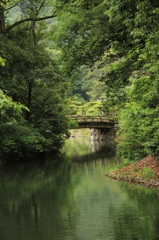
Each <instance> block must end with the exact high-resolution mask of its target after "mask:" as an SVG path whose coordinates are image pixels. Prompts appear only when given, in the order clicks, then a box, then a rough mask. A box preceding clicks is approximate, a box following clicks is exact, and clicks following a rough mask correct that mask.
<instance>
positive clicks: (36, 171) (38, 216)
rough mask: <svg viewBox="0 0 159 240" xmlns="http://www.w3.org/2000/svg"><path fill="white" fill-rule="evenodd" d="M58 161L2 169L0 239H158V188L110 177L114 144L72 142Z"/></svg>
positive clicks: (113, 163) (70, 140)
mask: <svg viewBox="0 0 159 240" xmlns="http://www.w3.org/2000/svg"><path fill="white" fill-rule="evenodd" d="M54 158H55V157H52V159H49V160H48V161H47V160H46V161H33V162H32V163H30V162H29V163H25V164H24V163H23V164H22V163H21V164H17V165H14V166H11V165H10V166H3V167H1V168H0V240H120V239H121V240H157V239H159V190H155V189H154V190H153V189H148V188H146V187H141V186H135V185H130V184H128V183H123V182H117V181H115V180H113V179H110V178H108V177H106V176H105V174H106V173H107V172H108V171H110V170H111V169H114V168H115V167H116V166H117V165H119V164H120V161H119V160H118V159H117V158H116V157H115V148H114V145H113V144H107V145H105V146H104V145H103V144H101V145H100V144H96V145H94V144H93V143H90V142H89V141H87V140H82V139H76V138H72V139H69V140H68V141H67V142H66V145H65V148H64V153H63V155H62V156H60V157H58V158H57V157H56V158H55V159H54Z"/></svg>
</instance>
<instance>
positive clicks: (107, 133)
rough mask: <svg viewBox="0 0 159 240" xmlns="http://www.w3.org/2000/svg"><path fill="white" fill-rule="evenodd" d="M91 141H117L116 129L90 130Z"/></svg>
mask: <svg viewBox="0 0 159 240" xmlns="http://www.w3.org/2000/svg"><path fill="white" fill-rule="evenodd" d="M90 133H91V135H90V140H91V141H111V140H114V139H115V136H116V129H115V128H107V129H103V128H101V129H99V128H98V129H95V128H91V129H90Z"/></svg>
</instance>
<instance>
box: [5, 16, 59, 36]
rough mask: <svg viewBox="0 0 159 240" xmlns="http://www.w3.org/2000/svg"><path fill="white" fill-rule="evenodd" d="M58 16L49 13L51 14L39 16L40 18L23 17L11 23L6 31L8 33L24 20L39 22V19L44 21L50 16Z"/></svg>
mask: <svg viewBox="0 0 159 240" xmlns="http://www.w3.org/2000/svg"><path fill="white" fill-rule="evenodd" d="M54 17H56V16H55V15H49V16H44V17H39V18H31V17H30V18H25V19H22V20H19V21H17V22H15V23H13V24H12V25H10V26H9V27H7V28H6V29H5V33H8V32H9V31H10V30H11V29H13V28H15V27H17V26H18V25H20V24H22V23H24V22H31V21H35V22H38V21H43V20H47V19H49V18H54Z"/></svg>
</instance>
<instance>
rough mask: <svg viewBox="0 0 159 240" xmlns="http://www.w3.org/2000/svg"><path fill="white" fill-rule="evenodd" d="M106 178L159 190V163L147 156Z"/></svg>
mask: <svg viewBox="0 0 159 240" xmlns="http://www.w3.org/2000/svg"><path fill="white" fill-rule="evenodd" d="M106 176H108V177H111V178H113V179H116V180H119V181H126V182H130V183H134V184H141V185H144V186H147V187H155V188H159V161H156V160H155V159H154V158H153V157H152V156H147V157H145V158H143V159H141V160H140V161H138V162H136V163H132V164H130V165H128V166H124V167H122V168H121V169H118V170H117V171H114V172H112V173H108V174H106Z"/></svg>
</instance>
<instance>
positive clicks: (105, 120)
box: [70, 116, 117, 128]
mask: <svg viewBox="0 0 159 240" xmlns="http://www.w3.org/2000/svg"><path fill="white" fill-rule="evenodd" d="M70 119H71V120H75V121H76V122H77V123H78V126H79V128H113V127H114V125H115V124H116V123H117V121H116V119H113V117H112V116H72V117H71V118H70Z"/></svg>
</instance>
